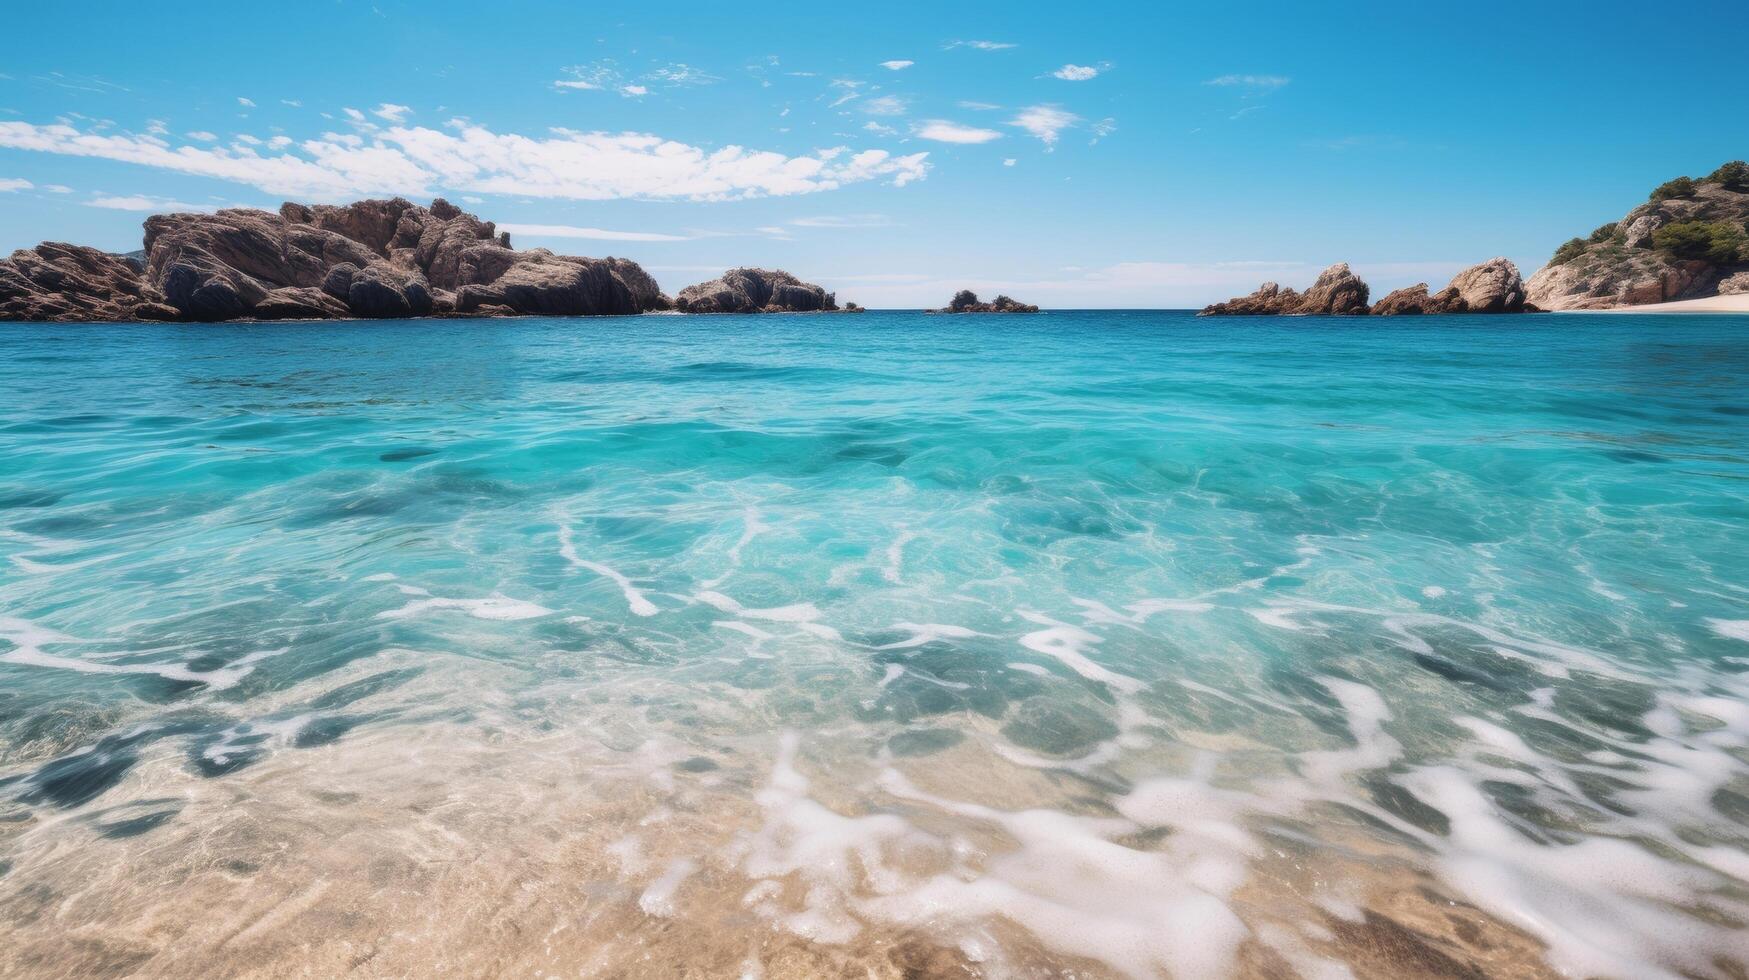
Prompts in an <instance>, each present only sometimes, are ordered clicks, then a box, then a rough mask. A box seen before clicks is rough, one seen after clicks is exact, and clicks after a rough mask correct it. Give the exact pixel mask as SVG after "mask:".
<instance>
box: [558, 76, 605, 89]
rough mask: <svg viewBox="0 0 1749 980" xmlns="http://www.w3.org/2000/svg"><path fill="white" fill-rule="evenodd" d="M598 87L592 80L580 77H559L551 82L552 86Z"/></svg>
mask: <svg viewBox="0 0 1749 980" xmlns="http://www.w3.org/2000/svg"><path fill="white" fill-rule="evenodd" d="M600 87H601V86H599V85H597V84H595V83H594V82H586V81H584V80H583V79H581V78H561V79H559V80H558V81H556V82H554V83H553V88H578V89H598V88H600Z"/></svg>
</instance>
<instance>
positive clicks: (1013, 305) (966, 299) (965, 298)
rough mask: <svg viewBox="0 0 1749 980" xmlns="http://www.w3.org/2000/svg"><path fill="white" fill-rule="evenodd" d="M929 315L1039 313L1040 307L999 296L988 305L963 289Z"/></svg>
mask: <svg viewBox="0 0 1749 980" xmlns="http://www.w3.org/2000/svg"><path fill="white" fill-rule="evenodd" d="M926 312H929V313H1037V312H1038V307H1036V306H1033V305H1032V304H1030V303H1022V302H1019V301H1018V300H1013V299H1010V298H1008V297H1007V296H1000V295H999V296H997V297H996V298H995V299H993V300H991V301H990V302H988V303H980V302H979V301H978V294H977V293H974V292H972V291H971V290H969V289H962V290H960V291H959V292H957V293H954V294H953V299H951V300H949V301H948V304H947V305H946V306H944V307H942V308H941V309H939V310H928V311H926Z"/></svg>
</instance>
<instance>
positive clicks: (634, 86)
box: [553, 58, 765, 98]
mask: <svg viewBox="0 0 1749 980" xmlns="http://www.w3.org/2000/svg"><path fill="white" fill-rule="evenodd" d="M764 68H765V66H762V65H753V66H749V69H750V70H756V71H764ZM561 71H562V73H563V74H565V75H568V76H570V77H568V78H560V79H557V80H555V81H554V82H553V88H554V89H555V90H557V91H561V92H563V91H566V90H585V91H600V92H608V91H611V92H618V93H619V94H620V95H623V96H626V97H627V98H635V97H637V96H641V95H648V94H650V89H651V88H652V87H653V86H661V87H664V88H687V87H692V86H698V85H712V84H715V83H716V82H720V81H722V79H721V78H719V77H717V76H716V75H712V74H710V73H709V72H705V71H702V70H700V69H698V68H694V67H693V66H691V65H688V64H685V63H682V62H674V63H672V64H667V65H661V66H658V67H656V68H652V69H650V70H649V71H646V72H644V73H643V74H641V75H632V74H628V73H627V72H625V71H624V70H622V69H621V68H620V66H619V64H618V63H617V62H615V61H614V60H613V59H611V58H604V59H602V60H601V61H598V62H596V63H594V64H592V65H571V66H570V67H568V68H564V69H561Z"/></svg>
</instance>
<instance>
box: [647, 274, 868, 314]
mask: <svg viewBox="0 0 1749 980" xmlns="http://www.w3.org/2000/svg"><path fill="white" fill-rule="evenodd" d="M674 308H675V309H677V310H679V311H680V312H682V313H832V312H839V310H838V302H837V299H836V297H834V296H833V294H831V293H829V292H827V291H826V290H825V289H823V288H821V287H819V286H816V285H814V284H813V283H811V282H802V281H801V280H800V279H797V278H796V277H795V276H792V275H790V274H789V273H787V272H784V271H782V270H772V269H730V270H729V271H727V272H725V273H723V274H722V275H721V276H719V277H718V278H716V279H712V280H711V281H709V282H701V283H698V284H697V285H694V286H688V287H686V288H685V289H682V290H681V291H680V295H678V296H676V297H675V298H674ZM857 311H859V307H857V305H856V304H855V303H850V304H847V305H846V306H845V309H844V312H857Z"/></svg>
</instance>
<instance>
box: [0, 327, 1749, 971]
mask: <svg viewBox="0 0 1749 980" xmlns="http://www.w3.org/2000/svg"><path fill="white" fill-rule="evenodd" d="M1746 855H1749V317H1738V316H1690V317H1678V316H1636V315H1610V316H1579V315H1545V316H1524V317H1499V318H1490V317H1427V318H1402V319H1390V320H1371V319H1324V318H1295V319H1243V318H1238V319H1223V320H1206V319H1203V320H1199V319H1196V318H1195V317H1193V316H1191V315H1190V314H1188V313H1178V312H1122V311H1117V312H1104V311H1102V312H1053V313H1046V314H1039V315H1036V316H1007V317H1004V316H982V317H980V316H965V317H944V316H927V315H923V314H919V313H889V312H871V313H864V314H860V315H824V316H818V315H817V316H761V317H742V318H735V317H679V316H646V317H637V318H615V319H591V320H561V319H520V320H505V321H440V320H430V321H408V322H382V323H364V322H345V323H324V324H230V325H221V326H193V325H56V324H47V325H25V324H4V325H0V973H3V974H6V975H50V974H55V975H72V974H78V975H87V976H92V975H143V976H202V975H207V976H210V975H215V974H219V973H238V972H249V973H253V974H255V975H282V974H300V975H317V976H329V975H337V974H339V973H343V972H349V971H351V972H358V973H361V974H364V975H383V976H405V975H424V976H430V975H436V974H439V973H442V974H446V975H462V976H483V975H515V976H540V975H589V976H639V977H641V976H652V977H655V976H683V975H684V976H698V977H715V976H730V977H736V976H742V977H750V978H756V977H771V978H777V977H789V976H797V977H814V976H857V977H862V976H875V977H882V976H893V977H898V976H990V977H1004V976H1012V977H1047V976H1076V977H1104V976H1111V977H1155V976H1172V977H1180V978H1184V977H1214V976H1292V975H1299V976H1304V977H1308V978H1313V977H1319V978H1321V977H1340V976H1345V975H1354V976H1359V977H1384V976H1406V975H1415V976H1453V977H1459V976H1462V977H1473V976H1502V977H1504V976H1512V977H1523V976H1557V975H1571V976H1613V977H1676V976H1704V977H1727V976H1741V975H1743V972H1744V971H1745V970H1749V944H1746V943H1745V941H1744V935H1745V931H1744V928H1745V924H1746V923H1749V856H1746ZM1344 970H1346V971H1348V973H1346V974H1345V973H1344V972H1342V971H1344ZM1733 971H1734V972H1733Z"/></svg>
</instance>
